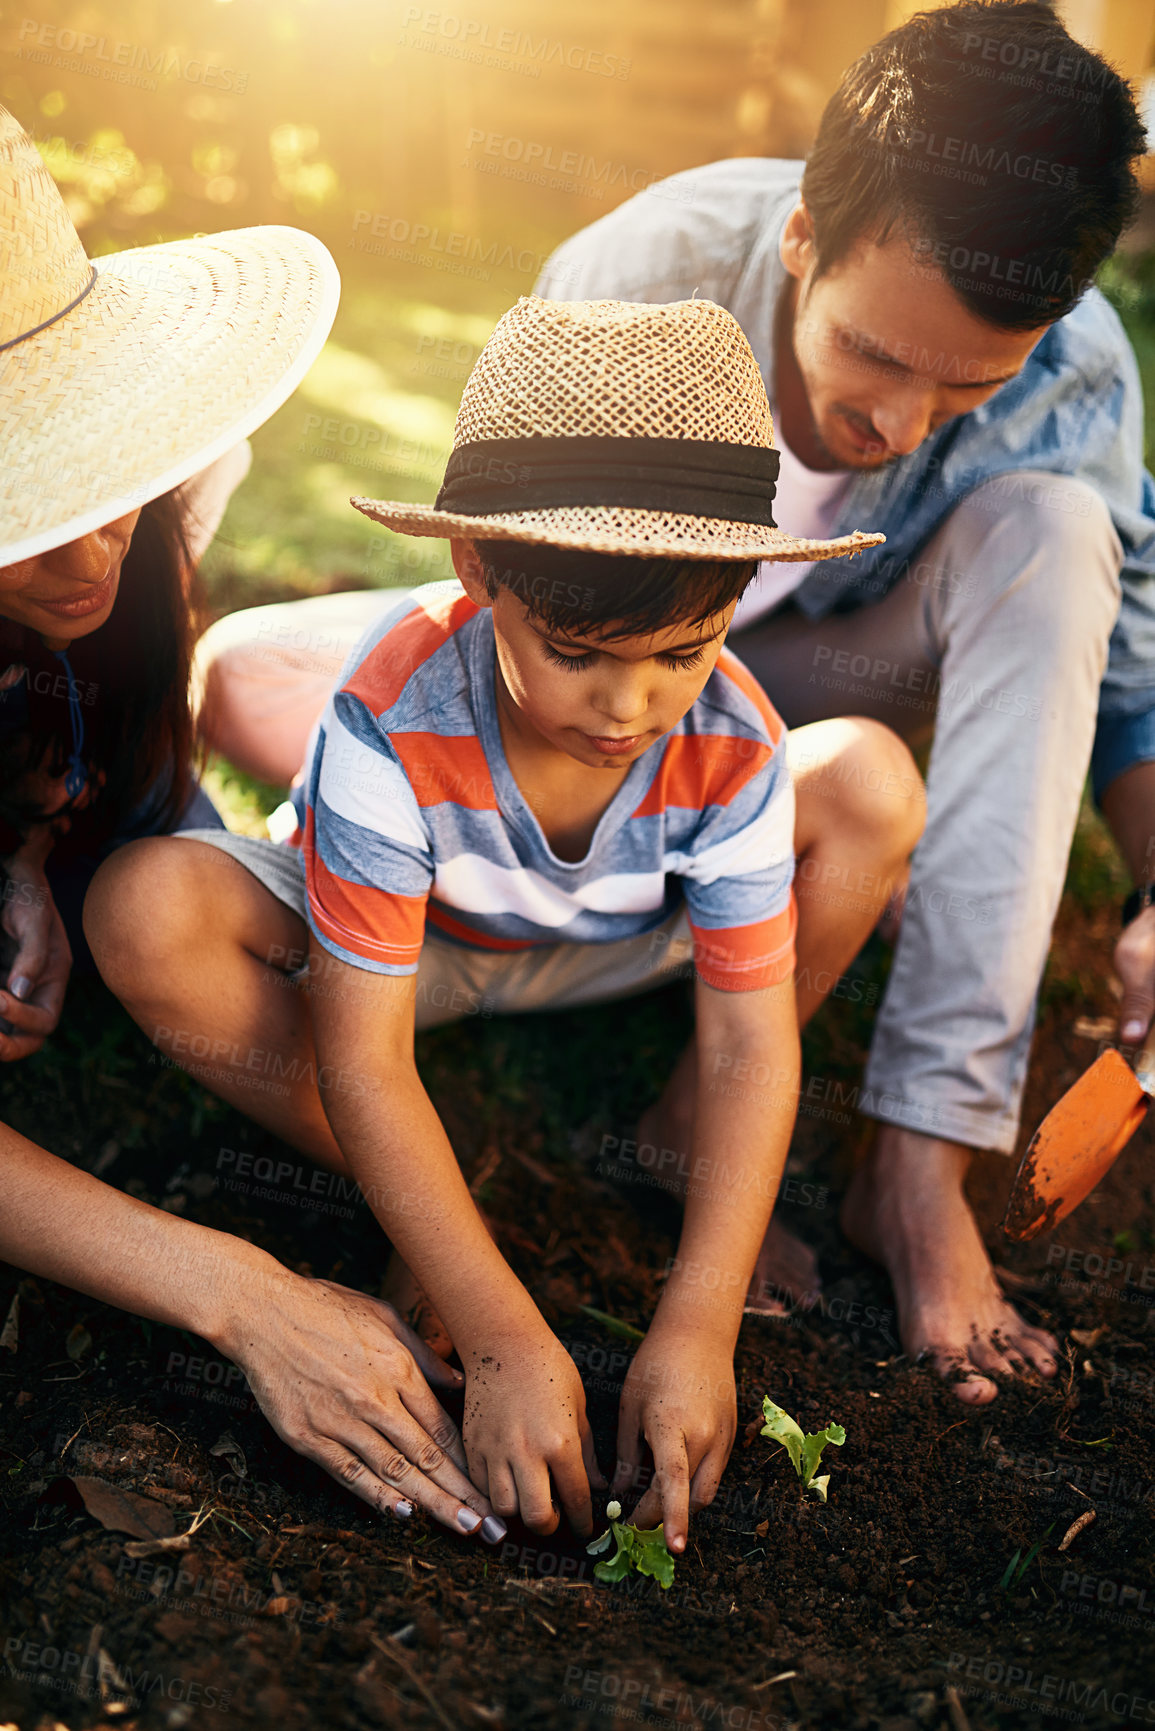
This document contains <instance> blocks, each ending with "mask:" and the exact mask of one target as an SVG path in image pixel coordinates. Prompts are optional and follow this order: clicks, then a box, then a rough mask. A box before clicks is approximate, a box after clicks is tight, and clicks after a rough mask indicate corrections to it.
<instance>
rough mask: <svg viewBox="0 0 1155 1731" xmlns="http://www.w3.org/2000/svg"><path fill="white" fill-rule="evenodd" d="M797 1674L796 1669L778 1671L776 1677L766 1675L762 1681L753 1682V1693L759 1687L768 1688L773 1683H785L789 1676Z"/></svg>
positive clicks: (755, 1692)
mask: <svg viewBox="0 0 1155 1731" xmlns="http://www.w3.org/2000/svg"><path fill="white" fill-rule="evenodd" d="M797 1675H798V1673H797V1671H779V1673H778V1675H777V1676H776V1677H767V1678H766V1679H765V1681H764V1682H762V1683H755V1684H754V1689H753V1693H754V1694H755V1695H756V1694H757V1693H758V1691H759V1689H770V1688H772V1687H773V1685H774V1684H775V1683H787V1682H789V1680H790V1678H791V1677H797Z"/></svg>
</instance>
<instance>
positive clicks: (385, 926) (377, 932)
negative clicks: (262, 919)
mask: <svg viewBox="0 0 1155 1731" xmlns="http://www.w3.org/2000/svg"><path fill="white" fill-rule="evenodd" d="M304 858H305V888H306V890H307V892H308V896H309V911H310V913H311V914H312V916H313V920H314V922H315V924H316V926H317V930H318V931H319V932H321V933H322V934H323V935H324V936H325V937H327V938H328V939H329V941H330V942H331V943H334V944H336V945H337V946H338V948H339V949H342V950H349V951H350V952H351V953H352V954H353V955H355V956H362V957H364V959H365V960H366V961H370V962H387V963H389V964H390V965H391V966H392V967H408V966H411V965H414V964H416V962H417V960H418V958H419V956H420V955H421V945H422V943H423V942H424V939H425V907H426V902H427V899H428V898H427V897H426V896H398V895H393V894H392V893H391V892H390V891H389V890H380V889H374V888H372V887H371V886H370V885H368V884H351V883H349V882H348V881H347V880H346V879H345V878H342V877H338V876H337V874H336V872H332V871H330V870H329V868H328V866H327V865H326V864H325V862H324V860H323V859H322V858H321V856H320V854H319V853H318V851H317V847H316V843H315V838H314V829H313V811H312V807H310V808H309V811H308V813H307V815H306V819H305V854H304Z"/></svg>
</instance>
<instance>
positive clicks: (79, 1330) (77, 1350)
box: [64, 1322, 92, 1364]
mask: <svg viewBox="0 0 1155 1731" xmlns="http://www.w3.org/2000/svg"><path fill="white" fill-rule="evenodd" d="M64 1350H65V1352H66V1353H67V1354H68V1356H69V1358H70V1359H71V1360H72V1362H73V1364H79V1363H80V1361H81V1359H82V1358H83V1357H84V1355H85V1353H86V1352H91V1351H92V1336H91V1335H90V1334H89V1332H88V1330H87V1329H86V1328H85V1326H84V1324H83V1323H82V1322H78V1323H77V1324H76V1327H75V1328H70V1329H69V1331H68V1338H67V1340H66V1341H65V1342H64Z"/></svg>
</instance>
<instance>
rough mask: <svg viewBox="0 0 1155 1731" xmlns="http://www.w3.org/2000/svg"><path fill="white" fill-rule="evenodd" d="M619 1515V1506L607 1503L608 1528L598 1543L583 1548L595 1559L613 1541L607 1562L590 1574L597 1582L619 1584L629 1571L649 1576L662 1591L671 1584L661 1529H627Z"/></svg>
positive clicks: (671, 1564) (671, 1572) (670, 1563)
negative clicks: (613, 1545)
mask: <svg viewBox="0 0 1155 1731" xmlns="http://www.w3.org/2000/svg"><path fill="white" fill-rule="evenodd" d="M621 1512H622V1505H621V1503H618V1502H613V1503H607V1504H606V1518H607V1519H608V1521H609V1523H610V1524H609V1526H608V1527H607V1529H606V1531H605V1532H604V1533H603V1534H602V1536H601V1538H600V1539H595V1540H594V1541H593V1543H592V1544H590V1545H587V1546H586V1551H587V1553H588V1555H589V1556H591V1557H595V1556H597V1554H598V1552H599V1551H608V1550H609V1548H610V1540H611V1539H614V1540H616V1541H617V1547H618V1548H617V1550H616V1551H615V1552H614V1554H613V1556H612V1557H611V1558H610V1559H609V1561H608V1562H605V1563H595V1564H594V1574H595V1575H596V1576H597V1578H598V1580H599V1581H623V1580H625V1578H626V1576H627V1575H628V1574H629V1573H630V1571H631V1570H633V1571H634V1572H635V1573H636V1574H639V1575H652V1576H653V1578H654V1580H655V1581H657V1583H658V1585H659V1587H661V1588H662V1589H663V1591H664V1590H665V1589H666V1588H667V1587H670V1586H672V1585H673V1582H674V1559H673V1557H672V1556H671V1555H670V1553H669V1551H668V1550H667V1549H666V1541H665V1538H664V1537H663V1535H662V1529H661V1527H660V1526H658V1527H642V1528H639V1527H635V1526H631V1525H630V1523H629V1522H628V1521H623V1520H621V1519H620V1516H621Z"/></svg>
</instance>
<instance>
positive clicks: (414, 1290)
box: [381, 1250, 453, 1362]
mask: <svg viewBox="0 0 1155 1731" xmlns="http://www.w3.org/2000/svg"><path fill="white" fill-rule="evenodd" d="M381 1297H382V1298H383V1299H384V1300H385V1302H386V1304H391V1305H392V1306H393V1308H394V1310H396V1311H397V1312H398V1313H399V1314H400V1316H401V1317H402V1319H403V1320H404V1321H405V1322H407V1323H408V1324H409V1326H410V1328H411V1329H413V1330H414V1332H415V1333H416V1334H417V1335H419V1336H420V1338H421V1339H422V1340H423V1341H424V1342H425V1344H426V1346H427V1347H428V1348H429V1350H430V1351H431V1352H435V1353H436V1354H437V1356H438V1358H443V1359H445V1360H446V1361H447V1362H448V1360H449V1359H450V1357H451V1356H452V1354H453V1342H452V1341H451V1340H450V1338H449V1330H448V1329H447V1328H446V1326H445V1324H444V1323H443V1322H442V1320H441V1318H440V1317H439V1316H438V1314H437V1312H436V1311H435V1310H434V1308H433V1306H432V1305H431V1304H430V1302H429V1299H428V1297H427V1296H426V1294H425V1292H424V1290H423V1289H422V1286H421V1283H420V1281H419V1280H418V1279H417V1276H416V1275H415V1274H414V1272H413V1270H412V1269H411V1268H410V1266H409V1264H408V1263H407V1262H403V1261H402V1259H401V1257H400V1256H398V1254H397V1252H396V1251H395V1250H394V1251H392V1252H391V1253H390V1256H389V1263H388V1266H387V1267H386V1269H385V1278H384V1279H383V1280H382V1282H381Z"/></svg>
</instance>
